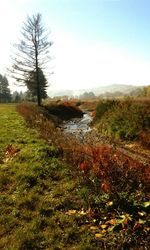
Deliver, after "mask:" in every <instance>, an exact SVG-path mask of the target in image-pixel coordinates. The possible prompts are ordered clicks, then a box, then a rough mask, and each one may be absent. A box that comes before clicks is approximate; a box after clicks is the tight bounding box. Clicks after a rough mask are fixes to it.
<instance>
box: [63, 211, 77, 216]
mask: <svg viewBox="0 0 150 250" xmlns="http://www.w3.org/2000/svg"><path fill="white" fill-rule="evenodd" d="M76 213H77V211H76V210H68V211H67V212H66V214H68V215H72V214H76Z"/></svg>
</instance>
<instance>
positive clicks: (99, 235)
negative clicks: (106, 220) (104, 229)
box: [95, 233, 103, 238]
mask: <svg viewBox="0 0 150 250" xmlns="http://www.w3.org/2000/svg"><path fill="white" fill-rule="evenodd" d="M95 237H96V238H101V237H103V235H102V234H99V233H98V234H95Z"/></svg>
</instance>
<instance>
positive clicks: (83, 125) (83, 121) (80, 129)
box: [63, 113, 92, 134]
mask: <svg viewBox="0 0 150 250" xmlns="http://www.w3.org/2000/svg"><path fill="white" fill-rule="evenodd" d="M91 121H92V116H91V115H90V113H85V114H84V115H83V117H82V118H74V119H72V120H70V121H67V122H65V123H64V124H63V130H64V132H66V133H73V134H85V133H87V132H89V131H91V128H90V123H91Z"/></svg>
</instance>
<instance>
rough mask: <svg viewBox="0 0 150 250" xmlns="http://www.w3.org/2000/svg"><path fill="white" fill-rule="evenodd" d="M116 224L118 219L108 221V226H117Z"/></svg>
mask: <svg viewBox="0 0 150 250" xmlns="http://www.w3.org/2000/svg"><path fill="white" fill-rule="evenodd" d="M116 223H117V220H116V219H111V220H108V221H106V224H110V225H115V224H116Z"/></svg>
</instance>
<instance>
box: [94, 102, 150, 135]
mask: <svg viewBox="0 0 150 250" xmlns="http://www.w3.org/2000/svg"><path fill="white" fill-rule="evenodd" d="M97 110H98V113H97V114H96V117H97V118H98V117H99V119H98V121H97V127H98V130H99V132H100V133H102V134H105V135H107V136H113V137H116V138H120V139H123V140H135V139H139V138H140V136H139V135H140V132H141V131H143V130H147V131H149V130H150V105H149V103H140V102H135V101H131V100H125V101H117V102H114V103H113V101H111V103H110V101H108V104H107V102H106V104H105V105H102V106H101V105H99V106H98V107H97ZM141 139H142V135H141ZM143 139H144V137H143Z"/></svg>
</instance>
